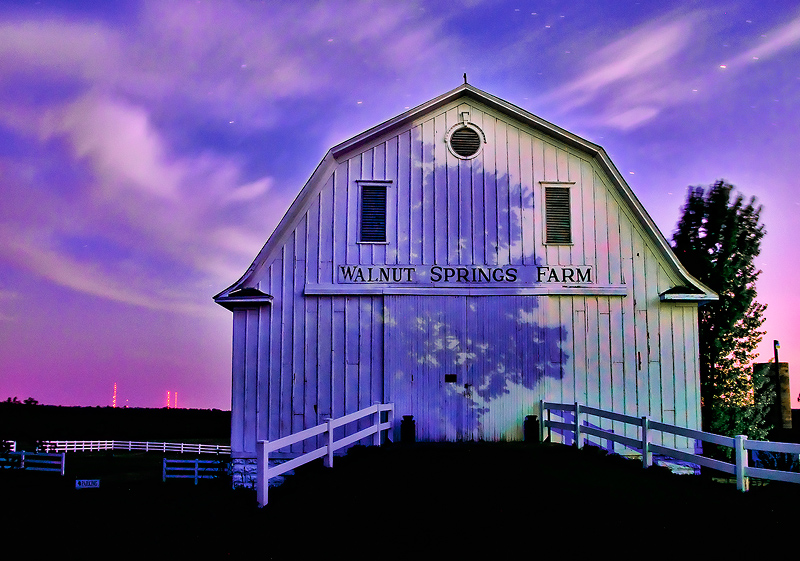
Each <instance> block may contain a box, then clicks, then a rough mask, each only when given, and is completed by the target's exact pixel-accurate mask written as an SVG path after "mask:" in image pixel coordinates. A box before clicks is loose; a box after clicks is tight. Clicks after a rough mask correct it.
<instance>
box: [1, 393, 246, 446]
mask: <svg viewBox="0 0 800 561" xmlns="http://www.w3.org/2000/svg"><path fill="white" fill-rule="evenodd" d="M230 430H231V412H230V411H221V410H219V409H167V408H162V409H149V408H140V407H129V408H119V407H117V408H114V407H64V406H60V405H35V404H31V403H28V404H25V403H23V402H19V401H16V402H15V401H4V402H0V440H16V441H17V442H18V443H19V442H25V443H28V442H36V441H39V440H136V441H175V442H203V443H209V444H228V443H230Z"/></svg>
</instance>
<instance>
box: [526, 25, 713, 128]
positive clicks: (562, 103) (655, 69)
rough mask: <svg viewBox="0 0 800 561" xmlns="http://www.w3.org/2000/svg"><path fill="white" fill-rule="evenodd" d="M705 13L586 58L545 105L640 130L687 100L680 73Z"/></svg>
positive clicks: (640, 32)
mask: <svg viewBox="0 0 800 561" xmlns="http://www.w3.org/2000/svg"><path fill="white" fill-rule="evenodd" d="M704 18H705V15H704V14H703V13H702V12H692V13H690V14H683V15H679V16H672V17H667V18H663V19H659V20H657V21H654V22H650V23H647V24H645V25H642V26H640V27H639V28H637V29H635V30H633V31H632V32H631V33H629V34H628V35H626V36H625V37H623V38H621V39H618V40H616V41H614V42H612V43H610V44H608V45H606V46H605V47H602V48H601V49H599V50H598V51H596V52H595V53H594V54H592V55H591V56H589V57H588V58H587V59H586V62H585V64H584V67H585V70H584V71H583V72H582V73H581V74H579V75H578V76H577V77H576V78H574V79H572V80H570V81H568V82H567V83H566V84H564V85H563V86H560V87H558V88H557V89H556V90H554V91H552V92H550V93H549V94H547V95H546V96H545V97H544V98H543V100H542V101H543V102H549V103H555V104H557V105H558V107H559V109H560V110H562V111H570V110H582V111H591V113H592V114H593V117H592V118H591V120H593V121H594V122H595V123H596V124H598V125H602V126H609V127H613V128H618V129H622V130H627V129H631V128H635V127H637V126H639V125H641V124H643V123H646V122H647V121H649V120H651V119H653V118H654V117H655V116H657V115H658V114H659V113H660V112H661V110H662V109H663V108H665V107H668V106H670V105H672V104H674V103H675V102H676V101H677V100H679V99H684V97H685V96H686V95H687V94H685V93H684V90H685V89H686V88H685V87H684V86H683V80H681V79H680V77H679V73H678V72H676V70H675V69H676V68H678V67H679V66H680V64H679V62H680V60H681V57H682V56H683V55H684V53H685V51H686V50H687V48H688V47H689V46H690V44H691V41H692V40H693V38H694V37H696V30H697V28H698V27H699V25H700V23H701V22H702V21H703V19H704Z"/></svg>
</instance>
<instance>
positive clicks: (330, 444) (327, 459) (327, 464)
mask: <svg viewBox="0 0 800 561" xmlns="http://www.w3.org/2000/svg"><path fill="white" fill-rule="evenodd" d="M325 422H326V423H327V425H328V428H327V429H326V432H327V433H328V455H327V456H326V457H325V467H329V468H330V467H333V419H331V418H330V417H329V418H328V419H327V420H326V421H325Z"/></svg>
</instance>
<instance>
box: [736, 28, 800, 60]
mask: <svg viewBox="0 0 800 561" xmlns="http://www.w3.org/2000/svg"><path fill="white" fill-rule="evenodd" d="M766 36H767V40H766V41H764V42H763V43H762V44H760V45H758V46H756V47H753V48H751V49H749V50H747V51H745V52H743V53H741V54H740V55H739V56H737V57H735V58H734V59H733V60H732V61H731V63H730V64H729V65H728V66H729V67H731V68H736V67H737V66H738V65H741V64H745V63H751V62H753V61H754V60H765V59H768V58H770V57H773V56H775V55H777V54H779V53H782V52H783V51H785V50H787V49H792V48H797V46H798V45H800V17H797V18H795V19H793V20H792V21H790V22H789V23H787V24H785V25H782V26H780V27H778V28H777V29H774V30H772V31H770V32H769V33H767V34H766Z"/></svg>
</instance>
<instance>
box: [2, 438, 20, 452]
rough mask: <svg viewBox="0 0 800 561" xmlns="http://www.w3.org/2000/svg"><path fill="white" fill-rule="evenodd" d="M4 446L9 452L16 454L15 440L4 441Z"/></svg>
mask: <svg viewBox="0 0 800 561" xmlns="http://www.w3.org/2000/svg"><path fill="white" fill-rule="evenodd" d="M3 443H4V444H6V445H7V446H8V451H9V452H16V451H17V441H16V440H4V441H3Z"/></svg>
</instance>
